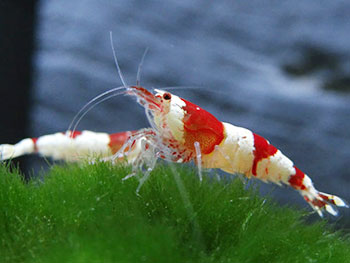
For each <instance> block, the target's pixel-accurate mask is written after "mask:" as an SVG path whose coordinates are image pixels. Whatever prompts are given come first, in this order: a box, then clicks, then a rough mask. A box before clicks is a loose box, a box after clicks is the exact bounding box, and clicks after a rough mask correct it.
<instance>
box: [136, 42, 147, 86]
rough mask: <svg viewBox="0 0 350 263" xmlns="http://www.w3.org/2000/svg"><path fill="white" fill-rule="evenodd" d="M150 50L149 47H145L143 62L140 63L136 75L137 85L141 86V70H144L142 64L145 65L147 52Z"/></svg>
mask: <svg viewBox="0 0 350 263" xmlns="http://www.w3.org/2000/svg"><path fill="white" fill-rule="evenodd" d="M147 52H148V47H147V48H146V49H145V51H144V52H143V55H142V58H141V62H140V64H139V67H138V69H137V75H136V86H140V81H141V70H142V66H143V61H144V60H145V57H146V54H147Z"/></svg>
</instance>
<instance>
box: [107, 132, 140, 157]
mask: <svg viewBox="0 0 350 263" xmlns="http://www.w3.org/2000/svg"><path fill="white" fill-rule="evenodd" d="M133 133H135V131H133V132H129V131H128V132H118V133H113V134H110V135H109V139H110V142H109V144H108V146H109V148H110V149H111V151H112V153H113V154H115V153H116V152H117V151H119V149H120V148H121V147H122V146H123V145H124V143H125V142H126V141H127V140H128V139H129V138H130V136H131V135H132V134H133Z"/></svg>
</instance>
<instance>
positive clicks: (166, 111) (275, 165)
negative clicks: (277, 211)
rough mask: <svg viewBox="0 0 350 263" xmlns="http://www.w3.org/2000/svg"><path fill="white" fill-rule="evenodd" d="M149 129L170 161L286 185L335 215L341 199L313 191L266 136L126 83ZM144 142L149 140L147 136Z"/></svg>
mask: <svg viewBox="0 0 350 263" xmlns="http://www.w3.org/2000/svg"><path fill="white" fill-rule="evenodd" d="M131 89H133V92H132V95H135V96H137V98H138V101H139V103H140V104H141V105H142V106H144V107H145V109H146V113H147V115H148V116H151V117H150V118H149V120H150V122H151V125H152V127H153V129H154V134H155V137H154V138H153V141H154V143H155V144H156V145H157V147H158V148H159V152H160V157H162V158H164V159H168V160H170V161H174V162H190V161H194V162H195V163H196V164H197V165H198V166H199V167H203V168H218V169H221V170H223V171H225V172H228V173H231V174H237V173H238V174H243V175H245V176H246V177H248V178H251V177H254V178H257V179H260V180H262V181H264V182H272V183H275V184H277V185H282V184H285V185H289V186H290V187H292V188H293V189H295V190H297V191H298V192H299V193H300V194H301V195H302V196H303V198H304V200H305V201H306V202H308V203H309V205H310V206H311V207H312V208H313V209H314V210H315V211H316V212H317V213H318V214H319V215H320V216H323V212H324V211H326V212H328V213H330V214H332V215H337V210H336V206H339V207H348V205H347V204H346V202H345V201H344V200H342V199H341V198H339V197H337V196H334V195H329V194H325V193H322V192H319V191H318V190H316V188H315V187H314V185H313V183H312V180H311V179H310V177H309V176H307V175H306V174H305V173H303V172H302V171H301V170H300V169H299V168H297V167H296V166H295V165H294V164H293V162H292V161H291V160H290V159H289V158H288V157H286V156H285V155H284V154H283V153H282V152H281V151H279V150H278V149H277V148H276V147H274V146H273V145H271V144H270V143H269V142H268V141H267V140H266V139H264V138H263V137H261V136H260V135H257V134H255V133H253V132H251V131H250V130H248V129H245V128H242V127H237V126H234V125H232V124H229V123H225V122H220V121H219V120H217V119H216V118H215V116H213V115H212V114H211V113H209V112H207V111H205V110H204V109H202V108H200V107H199V106H197V105H195V104H193V103H191V102H189V101H187V100H185V99H182V98H180V97H178V96H176V95H173V94H171V93H169V92H165V91H162V90H156V92H157V93H156V94H155V95H153V94H152V93H150V92H149V91H147V90H145V89H144V88H142V87H131ZM149 140H152V138H150V139H149Z"/></svg>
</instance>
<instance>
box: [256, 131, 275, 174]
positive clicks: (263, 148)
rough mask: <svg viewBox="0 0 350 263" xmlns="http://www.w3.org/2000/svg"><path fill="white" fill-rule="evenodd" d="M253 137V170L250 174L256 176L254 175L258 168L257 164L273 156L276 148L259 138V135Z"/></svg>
mask: <svg viewBox="0 0 350 263" xmlns="http://www.w3.org/2000/svg"><path fill="white" fill-rule="evenodd" d="M253 136H254V148H255V149H254V151H253V154H254V161H253V168H252V174H253V175H255V176H256V175H257V174H256V169H257V167H258V163H259V162H260V161H261V160H262V159H265V158H268V157H270V156H273V155H274V154H275V153H276V152H277V148H276V147H275V146H273V145H271V144H269V142H268V141H267V140H266V139H265V138H263V137H261V136H260V135H257V134H255V133H253Z"/></svg>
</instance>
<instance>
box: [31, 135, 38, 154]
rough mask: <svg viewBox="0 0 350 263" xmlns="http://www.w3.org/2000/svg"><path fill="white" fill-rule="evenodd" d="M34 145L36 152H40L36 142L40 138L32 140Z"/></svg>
mask: <svg viewBox="0 0 350 263" xmlns="http://www.w3.org/2000/svg"><path fill="white" fill-rule="evenodd" d="M32 141H33V144H34V152H37V151H38V147H37V146H36V142H37V141H38V138H32Z"/></svg>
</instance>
